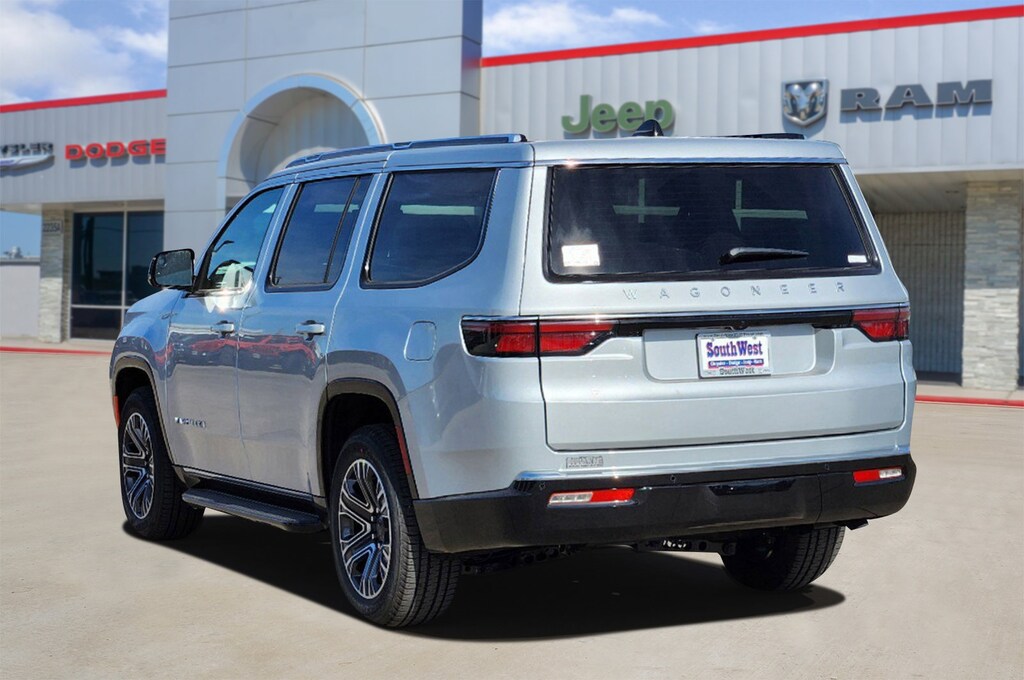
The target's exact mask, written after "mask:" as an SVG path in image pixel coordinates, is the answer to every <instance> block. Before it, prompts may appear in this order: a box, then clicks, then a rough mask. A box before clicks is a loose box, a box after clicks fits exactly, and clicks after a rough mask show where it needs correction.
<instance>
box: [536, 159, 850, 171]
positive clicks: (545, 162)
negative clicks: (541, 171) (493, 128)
mask: <svg viewBox="0 0 1024 680" xmlns="http://www.w3.org/2000/svg"><path fill="white" fill-rule="evenodd" d="M739 163H743V164H747V163H750V164H757V165H765V164H768V165H780V164H787V165H800V164H804V165H846V164H847V160H846V159H845V158H835V157H813V158H812V157H794V156H784V157H779V158H770V157H766V156H724V157H710V156H701V157H693V158H684V157H680V156H673V157H665V156H643V157H641V156H628V157H627V156H623V157H618V158H613V157H610V156H603V157H600V158H596V157H595V158H551V159H539V160H537V161H536V162H535V163H534V165H537V166H541V167H573V168H574V167H578V166H580V165H735V164H739Z"/></svg>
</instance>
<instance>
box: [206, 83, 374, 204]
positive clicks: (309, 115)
mask: <svg viewBox="0 0 1024 680" xmlns="http://www.w3.org/2000/svg"><path fill="white" fill-rule="evenodd" d="M384 138H385V137H384V132H383V129H382V126H381V125H380V122H379V121H378V119H377V117H376V116H375V115H374V114H373V112H372V110H371V108H370V106H369V105H368V104H367V102H366V101H364V100H363V99H362V98H361V97H359V95H357V94H356V93H355V92H354V91H353V90H352V89H351V88H349V87H348V86H347V85H345V84H343V83H341V82H339V81H337V80H334V79H332V78H328V77H326V76H321V75H312V74H307V75H299V76H290V77H288V78H284V79H282V80H279V81H277V82H275V83H273V84H271V85H269V86H267V87H265V88H264V89H263V90H261V91H260V92H259V93H257V94H256V95H255V96H254V97H252V98H251V99H250V100H249V101H248V102H247V103H246V105H245V107H244V108H243V109H242V110H241V111H240V112H239V113H238V115H237V116H236V117H235V119H234V121H232V123H231V127H230V128H229V129H228V133H227V135H226V137H225V139H224V145H223V147H222V148H221V154H220V161H219V163H218V167H217V180H218V196H219V198H220V199H221V204H222V205H223V206H224V207H225V209H228V208H230V206H232V205H234V204H235V203H236V202H237V201H238V200H239V199H240V198H242V197H243V196H245V194H246V193H248V192H249V190H250V189H251V188H252V187H253V186H255V185H256V184H257V183H259V182H260V181H261V180H262V179H263V178H264V177H266V176H267V175H270V174H272V173H274V172H276V171H277V170H280V169H281V168H283V167H284V166H286V165H287V164H288V163H289V162H291V161H292V160H294V159H296V158H299V157H301V156H305V155H307V154H311V153H317V152H318V151H326V150H330V149H339V148H348V147H353V146H364V145H367V144H380V143H382V142H383V140H384Z"/></svg>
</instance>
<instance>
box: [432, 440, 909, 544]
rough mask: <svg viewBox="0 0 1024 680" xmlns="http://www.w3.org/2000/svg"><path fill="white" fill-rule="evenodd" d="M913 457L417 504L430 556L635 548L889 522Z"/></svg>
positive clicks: (623, 480) (547, 485)
mask: <svg viewBox="0 0 1024 680" xmlns="http://www.w3.org/2000/svg"><path fill="white" fill-rule="evenodd" d="M895 466H901V467H902V468H903V477H902V478H901V479H899V480H893V481H884V482H878V483H874V484H864V485H855V484H854V481H853V471H854V470H863V469H868V468H882V467H895ZM916 472H917V469H916V466H915V465H914V461H913V460H912V459H911V457H910V455H909V454H906V455H896V456H886V457H882V458H870V459H861V460H856V461H841V462H830V463H813V464H804V465H793V466H786V467H778V468H757V469H749V470H727V471H718V472H707V473H687V474H677V475H656V476H643V477H640V476H637V477H620V478H617V479H615V480H614V481H613V480H611V479H609V478H601V479H586V478H583V479H571V480H568V479H567V480H557V481H545V482H538V481H530V482H524V481H520V482H516V483H515V484H513V485H512V487H510V488H508V489H503V490H501V491H493V492H487V493H475V494H466V495H460V496H447V497H444V498H436V499H428V500H419V501H415V508H416V518H417V520H418V522H419V526H420V532H421V534H422V536H423V541H424V543H425V544H426V546H427V548H429V549H430V550H433V551H435V552H444V553H461V552H474V551H481V550H496V549H501V548H516V547H531V546H547V545H574V544H601V543H635V542H639V541H645V540H654V539H661V538H673V537H681V536H698V535H702V534H722V533H730V532H737V531H744V530H748V529H763V528H769V527H781V526H795V525H806V524H824V523H833V522H848V521H853V520H861V519H874V518H878V517H884V516H886V515H891V514H892V513H894V512H896V511H897V510H899V509H900V508H902V507H903V506H904V505H905V504H906V502H907V500H908V499H909V498H910V492H911V490H912V489H913V486H914V478H915V476H916ZM612 486H615V487H619V488H623V487H631V488H635V489H636V492H635V494H634V497H633V502H632V503H631V504H628V505H618V506H604V507H587V506H578V507H555V508H549V507H548V499H549V498H550V496H551V494H552V493H557V492H559V491H574V490H588V489H606V488H609V487H612Z"/></svg>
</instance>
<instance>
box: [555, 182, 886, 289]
mask: <svg viewBox="0 0 1024 680" xmlns="http://www.w3.org/2000/svg"><path fill="white" fill-rule="evenodd" d="M549 195H550V213H549V220H548V255H547V261H548V272H549V275H550V276H551V278H553V279H555V280H558V279H564V280H580V279H582V280H598V279H611V280H644V279H661V280H673V279H686V280H695V279H716V278H741V277H751V276H758V277H769V276H799V275H801V274H802V273H804V272H807V273H812V272H813V273H815V274H823V273H830V272H831V273H839V272H842V273H844V274H851V273H861V272H863V273H870V272H872V271H877V258H876V256H875V253H874V250H873V249H872V248H871V247H870V241H869V240H868V238H867V237H866V234H865V231H864V228H863V225H862V224H861V222H860V220H859V219H858V218H857V217H856V215H855V214H854V212H853V209H852V204H851V201H850V199H849V198H848V196H847V193H846V190H845V189H844V187H843V184H842V178H841V176H840V175H839V174H838V170H837V169H836V168H835V167H834V166H830V165H750V164H747V165H709V164H701V165H673V166H640V165H631V166H590V167H573V168H570V167H563V168H554V169H553V170H552V179H551V190H550V194H549Z"/></svg>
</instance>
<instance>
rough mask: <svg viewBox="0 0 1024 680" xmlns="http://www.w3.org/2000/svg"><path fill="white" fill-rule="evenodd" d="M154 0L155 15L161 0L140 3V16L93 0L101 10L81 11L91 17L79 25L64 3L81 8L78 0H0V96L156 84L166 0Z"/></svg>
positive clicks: (50, 95)
mask: <svg viewBox="0 0 1024 680" xmlns="http://www.w3.org/2000/svg"><path fill="white" fill-rule="evenodd" d="M161 2H162V7H163V12H162V16H160V15H159V13H158V8H159V6H160V3H155V2H154V3H149V2H147V3H146V6H147V7H149V10H148V11H147V13H146V14H147V16H148V17H149V18H148V19H146V20H145V21H144V22H143V21H142V20H138V21H136V20H133V18H132V16H133V15H132V14H131V12H125V11H122V10H123V9H124V8H122V7H119V6H115V5H114V4H113V3H96V5H93V7H96V8H102V9H103V10H105V11H103V12H92V13H86V14H85V15H84V16H85V17H86V18H87V19H88V20H90V21H91V23H93V25H91V26H86V25H83V23H84V21H85V19H82V18H81V17H82V16H83V15H82V13H81V12H79V13H78V14H79V17H80V18H79V20H78V21H77V22H73V21H72V20H71V19H69V17H70V16H73V15H74V14H75V12H74V11H71V10H80V9H81V8H82V7H83V5H78V4H77V3H64V4H62V3H61V1H60V0H0V63H2V64H3V66H2V69H0V103H12V102H18V101H26V100H27V101H34V100H35V101H37V100H41V99H54V98H64V97H81V96H88V95H95V94H108V93H112V92H125V91H131V90H139V89H150V88H153V87H159V86H161V85H162V84H163V78H164V76H163V71H164V64H165V63H166V59H167V28H166V23H167V16H166V2H165V1H164V0H161ZM130 6H132V5H129V7H130ZM140 6H141V3H140ZM65 10H69V11H65ZM97 22H98V23H97ZM123 22H131V25H125V24H124V23H123ZM156 73H159V75H156ZM154 78H158V79H159V80H158V82H157V83H154V82H153V80H154Z"/></svg>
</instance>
